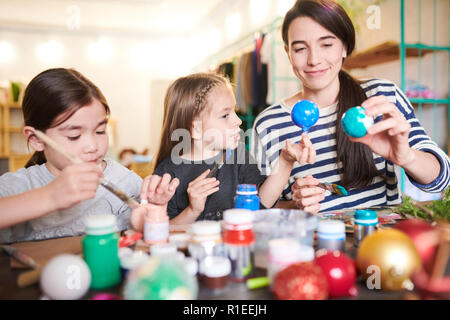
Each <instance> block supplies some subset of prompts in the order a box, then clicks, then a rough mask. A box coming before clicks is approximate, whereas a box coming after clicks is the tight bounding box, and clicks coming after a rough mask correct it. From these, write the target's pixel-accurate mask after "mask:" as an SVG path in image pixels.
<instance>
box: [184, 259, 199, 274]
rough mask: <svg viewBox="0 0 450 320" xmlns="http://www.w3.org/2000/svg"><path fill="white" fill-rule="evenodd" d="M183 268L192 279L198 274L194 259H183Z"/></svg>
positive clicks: (196, 263)
mask: <svg viewBox="0 0 450 320" xmlns="http://www.w3.org/2000/svg"><path fill="white" fill-rule="evenodd" d="M183 264H184V267H185V268H186V271H187V272H188V273H189V274H190V275H191V276H193V277H196V276H197V273H198V262H197V260H195V259H194V258H185V259H184V260H183Z"/></svg>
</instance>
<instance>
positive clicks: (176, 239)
mask: <svg viewBox="0 0 450 320" xmlns="http://www.w3.org/2000/svg"><path fill="white" fill-rule="evenodd" d="M190 239H191V235H190V234H188V233H186V232H179V233H173V234H171V235H169V243H173V244H175V245H176V247H177V248H178V249H184V248H186V247H187V244H188V242H189V240H190Z"/></svg>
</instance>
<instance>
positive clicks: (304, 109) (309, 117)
mask: <svg viewBox="0 0 450 320" xmlns="http://www.w3.org/2000/svg"><path fill="white" fill-rule="evenodd" d="M291 118H292V121H293V122H294V123H295V124H296V125H297V126H299V127H300V128H301V129H302V131H303V132H308V131H309V128H311V127H312V126H313V125H315V124H316V122H317V120H319V108H318V107H317V105H316V104H315V103H314V102H312V101H309V100H300V101H299V102H297V103H296V104H295V105H294V107H293V108H292V111H291Z"/></svg>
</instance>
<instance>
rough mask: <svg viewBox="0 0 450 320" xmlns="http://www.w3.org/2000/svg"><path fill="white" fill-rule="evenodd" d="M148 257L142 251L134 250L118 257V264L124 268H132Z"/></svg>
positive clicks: (148, 257)
mask: <svg viewBox="0 0 450 320" xmlns="http://www.w3.org/2000/svg"><path fill="white" fill-rule="evenodd" d="M148 259H150V256H149V255H148V254H147V253H145V252H144V251H141V250H139V251H134V252H132V253H131V254H126V255H122V256H121V257H120V266H121V267H122V268H123V269H126V270H132V269H134V268H136V267H138V266H139V265H140V264H142V263H144V262H145V261H147V260H148Z"/></svg>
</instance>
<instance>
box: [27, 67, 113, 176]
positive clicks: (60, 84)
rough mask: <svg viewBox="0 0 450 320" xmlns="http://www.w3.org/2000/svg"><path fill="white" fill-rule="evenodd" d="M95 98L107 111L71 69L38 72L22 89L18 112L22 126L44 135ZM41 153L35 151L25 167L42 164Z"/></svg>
mask: <svg viewBox="0 0 450 320" xmlns="http://www.w3.org/2000/svg"><path fill="white" fill-rule="evenodd" d="M93 99H97V100H98V101H99V102H100V103H101V104H103V106H104V107H105V110H106V114H107V116H109V113H110V110H109V106H108V103H107V102H106V99H105V97H104V96H103V94H102V92H101V91H100V89H99V88H97V86H95V85H94V84H93V83H92V82H91V81H89V80H88V79H86V78H85V77H84V76H83V75H82V74H81V73H79V72H78V71H76V70H73V69H64V68H56V69H49V70H46V71H43V72H41V73H40V74H38V75H37V76H36V77H34V78H33V80H31V82H30V83H29V84H28V86H27V88H26V89H25V93H24V97H23V103H22V109H23V117H24V122H25V126H30V127H33V128H35V129H38V130H40V131H42V132H45V131H46V130H47V129H49V128H53V127H56V126H58V125H60V124H61V123H63V122H64V121H66V120H67V119H69V118H70V117H71V116H72V115H73V114H74V113H75V112H76V111H77V110H79V109H80V108H82V107H84V106H86V105H88V104H90V103H91V102H92V100H93ZM46 161H47V160H46V159H45V155H44V152H43V151H36V152H35V153H34V154H33V155H32V156H31V159H30V160H28V162H27V164H26V165H25V168H28V167H30V166H33V165H36V164H37V165H39V164H43V163H45V162H46Z"/></svg>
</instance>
